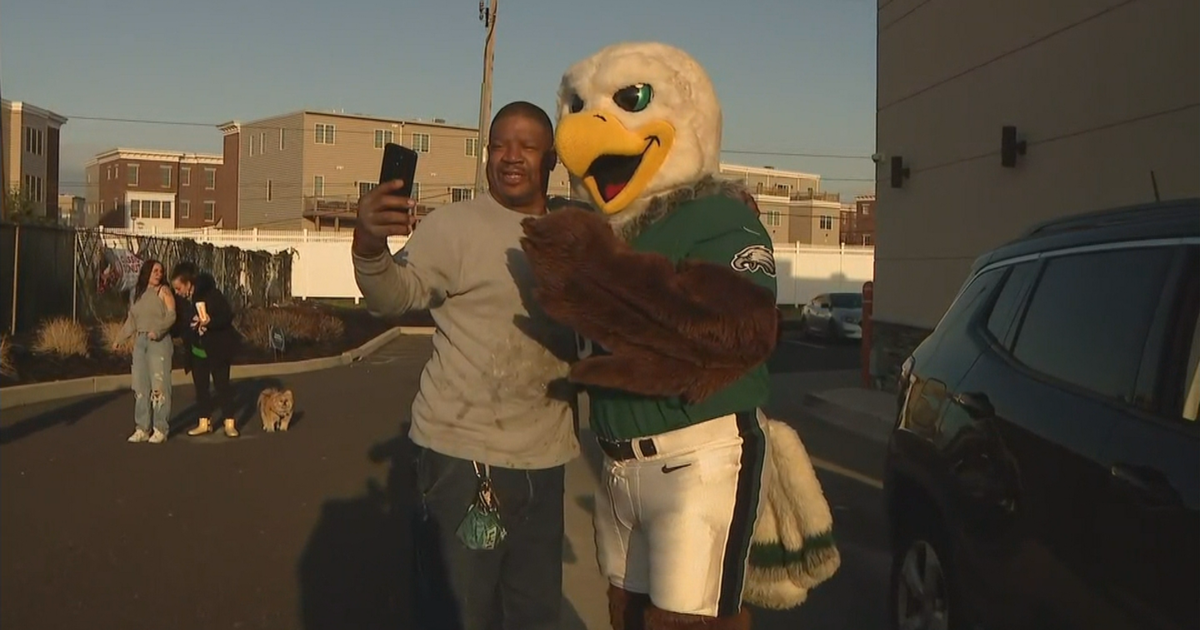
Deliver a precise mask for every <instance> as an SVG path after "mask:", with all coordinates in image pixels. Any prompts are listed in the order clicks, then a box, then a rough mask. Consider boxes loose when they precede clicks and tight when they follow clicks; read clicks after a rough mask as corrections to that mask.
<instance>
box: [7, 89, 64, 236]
mask: <svg viewBox="0 0 1200 630" xmlns="http://www.w3.org/2000/svg"><path fill="white" fill-rule="evenodd" d="M66 123H67V119H66V117H65V116H61V115H59V114H56V113H54V112H52V111H49V110H46V109H42V108H40V107H35V106H33V105H30V104H29V103H23V102H21V101H7V100H0V139H3V142H0V150H2V151H3V152H4V153H3V163H4V172H3V173H2V174H0V175H2V176H3V182H4V189H5V190H12V189H14V188H17V189H20V190H21V191H22V192H23V193H24V194H26V195H28V197H29V198H30V199H32V200H33V202H34V203H36V204H37V205H38V207H39V208H44V209H45V216H46V217H48V218H57V217H58V173H59V155H60V154H59V137H60V134H61V131H62V126H63V125H65V124H66ZM7 211H8V209H7V208H6V209H5V212H7Z"/></svg>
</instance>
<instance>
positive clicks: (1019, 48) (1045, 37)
mask: <svg viewBox="0 0 1200 630" xmlns="http://www.w3.org/2000/svg"><path fill="white" fill-rule="evenodd" d="M926 1H928V0H926ZM1136 1H1137V0H1122V2H1119V3H1117V4H1114V5H1112V6H1108V7H1105V8H1103V9H1101V10H1099V11H1097V12H1095V13H1093V14H1091V15H1089V16H1087V17H1084V18H1082V19H1079V20H1076V21H1074V22H1071V23H1070V24H1067V25H1066V26H1063V27H1060V28H1057V29H1055V30H1053V31H1051V32H1049V33H1047V34H1045V35H1043V36H1041V37H1038V38H1035V39H1033V40H1031V41H1028V42H1025V43H1024V44H1021V45H1020V46H1017V47H1016V48H1013V49H1011V50H1008V51H1006V52H1003V53H1000V54H999V55H996V56H995V57H992V58H990V59H987V60H986V61H982V62H980V63H977V64H975V65H973V66H971V67H970V68H967V69H965V70H961V71H959V72H956V73H954V74H952V75H950V76H948V77H946V78H944V79H939V80H937V81H934V82H933V83H930V84H929V85H926V86H925V87H923V88H920V89H918V90H916V91H915V92H912V93H910V94H908V95H906V96H901V97H900V98H898V99H896V100H894V101H892V102H890V103H888V104H886V105H881V106H880V107H879V111H880V112H882V111H884V110H886V109H888V108H890V107H892V106H894V105H899V104H900V103H903V102H904V101H907V100H910V99H913V98H915V97H917V96H920V95H921V94H924V93H926V92H928V91H930V90H932V89H934V88H937V87H940V86H942V85H945V84H947V83H949V82H951V81H953V80H955V79H959V78H961V77H964V76H966V75H968V74H970V73H972V72H975V71H976V70H979V69H980V68H983V67H985V66H988V65H991V64H993V63H995V62H997V61H1000V60H1001V59H1004V58H1005V57H1010V56H1012V55H1015V54H1017V53H1019V52H1022V51H1024V50H1028V49H1029V48H1032V47H1034V46H1036V45H1038V44H1040V43H1042V42H1044V41H1046V40H1048V39H1050V38H1052V37H1055V36H1057V35H1061V34H1063V33H1065V32H1067V31H1069V30H1071V29H1073V28H1076V27H1078V26H1080V25H1083V24H1086V23H1088V22H1090V21H1092V20H1094V19H1096V18H1098V17H1101V16H1103V15H1106V14H1108V13H1111V12H1113V11H1116V10H1117V9H1120V8H1123V7H1126V6H1128V5H1130V4H1133V3H1134V2H1136Z"/></svg>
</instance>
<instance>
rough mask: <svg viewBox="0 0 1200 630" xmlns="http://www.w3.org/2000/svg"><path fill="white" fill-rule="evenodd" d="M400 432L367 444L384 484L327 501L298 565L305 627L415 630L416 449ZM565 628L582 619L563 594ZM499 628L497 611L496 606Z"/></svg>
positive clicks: (579, 629) (574, 629)
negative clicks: (380, 467)
mask: <svg viewBox="0 0 1200 630" xmlns="http://www.w3.org/2000/svg"><path fill="white" fill-rule="evenodd" d="M407 433H408V431H407V427H405V429H404V430H403V431H402V432H401V434H400V436H398V437H395V438H392V439H391V440H388V441H386V442H382V443H379V444H376V445H375V446H373V447H372V448H371V450H370V452H369V453H368V458H369V459H370V460H371V461H372V462H374V463H377V464H387V465H388V473H387V479H386V481H385V483H384V485H382V486H381V485H380V484H379V482H378V481H376V480H375V479H368V480H367V482H366V487H365V490H364V492H363V493H362V494H361V495H359V496H357V497H353V498H349V499H334V500H331V501H327V502H326V503H325V504H324V505H323V506H322V508H321V515H320V517H319V519H318V521H317V525H316V527H315V528H314V529H313V532H312V534H311V535H310V536H309V539H308V543H307V544H306V545H305V547H304V551H303V553H302V554H301V556H300V560H299V563H298V565H297V577H298V581H299V589H300V597H299V600H300V618H301V621H302V624H303V629H304V630H345V629H347V628H354V629H356V630H359V629H361V630H375V629H384V628H386V629H388V630H394V629H396V628H419V626H417V625H416V621H417V620H416V619H415V618H414V615H413V614H412V611H413V606H412V593H413V592H414V588H413V587H414V583H413V561H412V560H413V554H414V553H415V552H416V550H414V548H413V545H412V523H413V521H412V519H413V516H414V508H415V506H414V501H413V499H414V496H415V483H416V479H415V471H414V467H413V465H412V462H413V459H414V456H415V453H416V446H415V445H414V444H413V443H412V442H411V441H409V439H408V437H407ZM563 617H564V618H563V625H562V627H563V628H566V629H569V630H586V628H587V624H586V623H584V621H583V619H581V618H580V616H579V614H578V613H577V612H576V611H575V608H574V607H573V606H572V605H571V603H570V602H569V601H567V599H566V598H565V597H564V598H563ZM496 618H497V624H496V625H495V626H494V628H495V629H496V630H499V627H500V626H499V625H498V624H499V611H497V617H496Z"/></svg>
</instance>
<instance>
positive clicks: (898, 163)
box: [892, 155, 912, 188]
mask: <svg viewBox="0 0 1200 630" xmlns="http://www.w3.org/2000/svg"><path fill="white" fill-rule="evenodd" d="M911 174H912V173H911V171H909V169H908V167H907V166H905V165H904V158H903V157H901V156H899V155H893V156H892V188H903V187H904V180H906V179H908V178H909V176H910V175H911Z"/></svg>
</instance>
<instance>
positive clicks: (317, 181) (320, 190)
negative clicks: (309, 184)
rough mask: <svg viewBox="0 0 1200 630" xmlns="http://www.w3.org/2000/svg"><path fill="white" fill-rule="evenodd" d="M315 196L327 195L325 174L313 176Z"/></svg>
mask: <svg viewBox="0 0 1200 630" xmlns="http://www.w3.org/2000/svg"><path fill="white" fill-rule="evenodd" d="M313 196H314V197H324V196H325V176H324V175H314V176H313Z"/></svg>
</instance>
